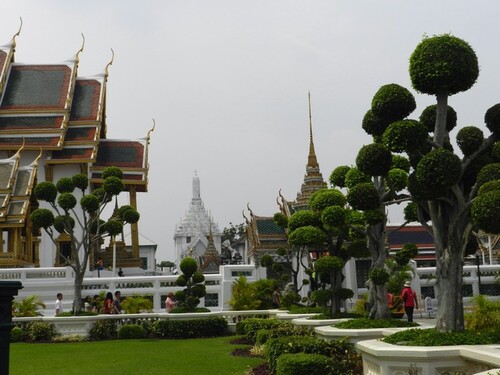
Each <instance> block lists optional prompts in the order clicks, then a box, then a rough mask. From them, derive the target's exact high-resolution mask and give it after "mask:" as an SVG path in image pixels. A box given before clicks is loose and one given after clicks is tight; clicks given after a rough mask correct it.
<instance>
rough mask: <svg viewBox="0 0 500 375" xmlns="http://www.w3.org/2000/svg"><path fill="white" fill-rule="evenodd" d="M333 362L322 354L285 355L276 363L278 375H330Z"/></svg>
mask: <svg viewBox="0 0 500 375" xmlns="http://www.w3.org/2000/svg"><path fill="white" fill-rule="evenodd" d="M331 365H332V363H331V361H330V359H329V358H328V357H327V356H326V355H321V354H306V353H297V354H283V355H281V356H280V357H279V358H278V361H277V363H276V375H309V374H315V375H329V374H331Z"/></svg>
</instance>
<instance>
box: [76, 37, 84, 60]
mask: <svg viewBox="0 0 500 375" xmlns="http://www.w3.org/2000/svg"><path fill="white" fill-rule="evenodd" d="M84 47H85V35H83V33H82V46H81V47H80V49H79V50H78V51H77V52H76V55H75V63H76V64H78V63H79V62H80V53H81V52H83V48H84Z"/></svg>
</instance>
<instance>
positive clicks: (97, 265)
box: [95, 257, 104, 277]
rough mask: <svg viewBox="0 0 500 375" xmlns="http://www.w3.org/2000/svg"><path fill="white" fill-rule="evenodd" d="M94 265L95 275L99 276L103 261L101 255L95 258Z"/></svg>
mask: <svg viewBox="0 0 500 375" xmlns="http://www.w3.org/2000/svg"><path fill="white" fill-rule="evenodd" d="M95 266H96V268H97V277H101V271H102V270H103V269H104V261H103V260H102V258H101V257H99V258H97V262H96V264H95Z"/></svg>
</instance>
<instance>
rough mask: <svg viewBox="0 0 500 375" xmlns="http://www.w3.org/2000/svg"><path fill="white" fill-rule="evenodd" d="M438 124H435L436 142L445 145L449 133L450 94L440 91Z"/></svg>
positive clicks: (437, 109)
mask: <svg viewBox="0 0 500 375" xmlns="http://www.w3.org/2000/svg"><path fill="white" fill-rule="evenodd" d="M436 99H437V105H436V124H435V126H434V142H436V143H437V144H438V145H440V146H443V144H444V140H445V138H446V136H447V134H448V131H447V130H446V117H447V114H448V94H447V93H440V94H437V95H436Z"/></svg>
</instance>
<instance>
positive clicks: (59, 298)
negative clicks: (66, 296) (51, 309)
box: [55, 293, 63, 316]
mask: <svg viewBox="0 0 500 375" xmlns="http://www.w3.org/2000/svg"><path fill="white" fill-rule="evenodd" d="M62 299H63V295H62V293H57V299H56V304H55V310H56V316H57V315H59V314H60V313H62V312H63V305H62Z"/></svg>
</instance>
